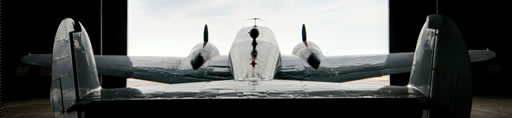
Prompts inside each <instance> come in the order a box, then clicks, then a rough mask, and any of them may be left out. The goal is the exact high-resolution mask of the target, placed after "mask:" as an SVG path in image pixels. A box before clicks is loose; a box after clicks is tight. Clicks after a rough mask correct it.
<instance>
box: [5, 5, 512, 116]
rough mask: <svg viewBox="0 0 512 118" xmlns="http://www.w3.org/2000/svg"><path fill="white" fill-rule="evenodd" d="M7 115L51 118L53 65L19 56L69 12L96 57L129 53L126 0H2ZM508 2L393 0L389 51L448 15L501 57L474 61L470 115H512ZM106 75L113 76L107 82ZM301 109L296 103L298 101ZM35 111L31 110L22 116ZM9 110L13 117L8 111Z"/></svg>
mask: <svg viewBox="0 0 512 118" xmlns="http://www.w3.org/2000/svg"><path fill="white" fill-rule="evenodd" d="M0 3H1V4H0V5H1V6H0V8H1V19H0V20H1V25H0V26H1V28H2V30H1V31H0V33H1V39H3V40H1V43H0V44H1V46H2V47H1V55H0V59H1V63H0V64H1V66H0V67H1V70H2V72H1V100H2V105H1V106H2V107H3V108H2V111H3V112H2V116H6V117H35V116H44V117H46V116H48V117H51V116H52V114H51V109H50V103H49V100H48V98H49V88H50V80H51V75H50V73H51V72H50V71H51V68H45V67H38V66H29V65H26V64H22V63H21V62H20V61H19V60H20V58H21V57H22V56H24V55H26V54H29V53H33V54H38V53H51V51H52V46H51V45H52V44H53V40H54V36H55V29H57V27H58V24H59V22H60V21H61V20H62V19H64V18H67V17H71V18H74V19H77V20H79V21H80V22H81V23H83V24H84V25H86V27H87V30H88V33H89V37H90V39H91V43H92V46H93V49H94V53H95V54H103V55H126V54H127V28H128V26H127V20H128V19H127V3H128V2H127V1H126V0H75V1H63V0H55V1H30V2H27V1H0ZM506 5H507V4H506V3H505V2H482V1H464V0H452V1H437V0H420V1H407V0H390V1H389V14H390V16H389V18H390V19H389V21H390V22H389V23H390V25H389V26H390V30H389V31H390V35H389V36H390V37H389V48H390V49H389V50H390V52H413V51H414V50H415V46H416V41H417V40H416V39H417V38H418V34H419V31H420V29H421V27H422V25H423V23H424V22H425V18H426V16H427V15H430V14H435V13H436V12H438V13H439V14H442V15H445V16H448V17H450V18H451V19H452V20H454V21H455V23H456V24H457V25H458V26H459V28H460V29H461V31H462V32H463V35H464V39H465V41H466V45H467V47H468V49H490V50H492V51H495V52H496V54H497V57H496V58H494V59H492V60H489V61H484V62H478V63H473V64H472V65H471V66H472V78H473V95H474V96H475V97H474V98H473V110H472V117H511V116H512V110H511V109H510V107H511V106H512V104H511V103H512V97H511V96H512V94H511V92H510V91H511V90H512V88H511V87H509V86H508V85H509V83H512V80H511V79H510V78H508V77H505V76H504V74H505V73H506V72H510V69H509V68H506V67H508V66H507V65H510V61H506V60H511V59H510V57H508V56H506V54H508V53H506V49H505V48H506V46H505V45H506V44H507V43H506V41H507V37H508V35H507V34H508V32H507V31H508V30H506V29H507V28H508V27H510V26H511V25H510V22H508V21H510V17H508V16H507V13H508V12H507V11H508V10H509V9H510V8H509V7H508V6H506ZM105 78H109V79H105ZM408 79H409V73H405V74H397V75H391V77H390V84H391V85H406V84H407V83H408ZM101 85H102V87H103V88H118V87H125V86H126V78H116V77H110V76H102V79H101ZM295 106H297V105H295ZM26 112H31V113H29V114H24V113H26ZM10 115H11V116H10Z"/></svg>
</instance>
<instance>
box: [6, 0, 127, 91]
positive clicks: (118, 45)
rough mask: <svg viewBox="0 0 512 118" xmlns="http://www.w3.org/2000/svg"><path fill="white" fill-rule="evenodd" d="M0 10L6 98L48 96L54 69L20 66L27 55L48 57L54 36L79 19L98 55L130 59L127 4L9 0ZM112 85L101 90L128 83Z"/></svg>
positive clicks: (86, 0)
mask: <svg viewBox="0 0 512 118" xmlns="http://www.w3.org/2000/svg"><path fill="white" fill-rule="evenodd" d="M1 5H2V6H1V10H2V11H1V20H2V21H1V28H2V30H1V34H2V37H1V38H2V40H1V44H2V45H1V46H2V47H1V61H2V62H1V64H2V65H1V70H2V73H1V74H2V75H1V79H2V81H1V82H2V83H1V85H2V86H1V89H2V97H4V98H27V97H38V96H39V97H43V96H49V88H50V80H51V68H45V67H38V66H29V65H26V64H22V63H21V62H20V59H21V57H22V56H24V55H26V54H29V53H32V54H45V53H46V54H50V53H51V52H52V49H53V41H54V37H55V32H56V31H57V27H58V25H59V23H60V22H61V20H63V19H64V18H73V19H75V20H79V21H80V22H81V23H82V24H83V25H84V27H85V28H86V29H87V32H88V34H89V37H90V39H91V43H92V46H93V51H94V53H95V54H101V53H103V54H108V55H126V54H127V49H126V46H127V41H126V22H127V19H126V18H127V12H126V11H127V9H126V7H127V1H126V0H105V1H103V0H72V1H68V0H50V1H23V0H9V1H1ZM102 6H103V8H102ZM102 11H103V13H102ZM101 15H103V21H102V20H101V19H102V17H101ZM102 24H103V25H102ZM102 31H103V32H104V33H103V34H101V32H102ZM101 39H103V41H102V40H101ZM101 43H103V44H101ZM101 45H103V48H102V46H101ZM104 78H105V77H104ZM107 78H108V77H107ZM104 80H106V79H104ZM109 80H110V81H109ZM109 80H106V81H103V84H104V85H107V86H103V87H105V88H109V87H119V86H125V84H126V79H122V78H121V79H119V78H114V81H112V79H110V78H109ZM111 83H115V84H111Z"/></svg>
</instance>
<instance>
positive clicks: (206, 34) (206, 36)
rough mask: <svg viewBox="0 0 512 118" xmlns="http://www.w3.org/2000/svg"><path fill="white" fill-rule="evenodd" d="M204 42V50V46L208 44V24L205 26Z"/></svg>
mask: <svg viewBox="0 0 512 118" xmlns="http://www.w3.org/2000/svg"><path fill="white" fill-rule="evenodd" d="M203 41H204V44H203V48H204V46H206V43H208V25H207V24H204V32H203Z"/></svg>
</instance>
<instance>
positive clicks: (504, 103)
mask: <svg viewBox="0 0 512 118" xmlns="http://www.w3.org/2000/svg"><path fill="white" fill-rule="evenodd" d="M387 78H388V77H387V76H383V77H377V78H372V79H366V80H359V81H352V82H350V83H367V84H388V83H389V82H388V79H387ZM156 84H162V83H155V82H148V81H142V80H135V79H129V80H128V86H131V87H135V86H148V85H156ZM2 111H3V112H2V115H1V116H2V117H5V118H34V117H38V118H51V117H52V115H53V113H52V110H51V105H50V100H49V98H32V99H18V100H8V101H6V103H4V106H3V108H2ZM471 118H512V96H511V97H496V96H474V97H473V107H472V111H471Z"/></svg>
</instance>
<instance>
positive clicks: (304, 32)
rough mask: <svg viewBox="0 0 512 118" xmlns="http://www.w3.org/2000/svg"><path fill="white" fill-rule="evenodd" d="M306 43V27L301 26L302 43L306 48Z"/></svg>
mask: <svg viewBox="0 0 512 118" xmlns="http://www.w3.org/2000/svg"><path fill="white" fill-rule="evenodd" d="M307 41H308V39H307V36H306V25H305V24H302V42H304V44H305V45H306V47H308V43H307Z"/></svg>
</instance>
